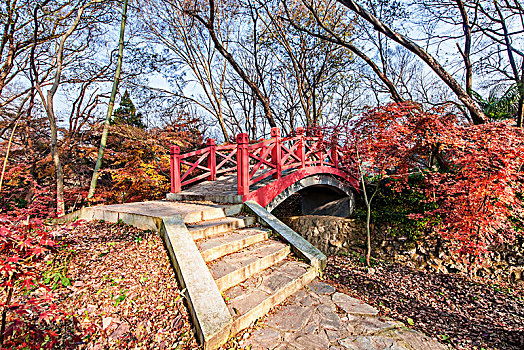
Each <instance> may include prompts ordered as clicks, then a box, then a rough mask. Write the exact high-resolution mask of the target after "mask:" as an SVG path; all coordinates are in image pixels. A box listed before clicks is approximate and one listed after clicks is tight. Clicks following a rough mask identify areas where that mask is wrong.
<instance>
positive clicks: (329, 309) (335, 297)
mask: <svg viewBox="0 0 524 350" xmlns="http://www.w3.org/2000/svg"><path fill="white" fill-rule="evenodd" d="M240 345H241V346H243V347H246V348H249V346H251V349H252V350H260V349H271V350H273V349H274V350H284V349H290V350H291V349H293V350H302V349H303V350H316V349H318V350H324V349H329V350H344V349H351V350H384V349H390V350H401V349H417V350H426V349H427V350H440V349H447V347H446V346H445V345H443V344H440V343H439V342H437V341H435V340H433V339H430V338H429V337H427V336H425V335H423V334H421V333H419V332H416V331H413V330H410V329H408V328H406V327H405V326H404V325H403V324H401V323H399V322H396V321H394V320H382V319H380V318H379V317H378V310H377V309H375V308H374V307H372V306H370V305H368V304H365V303H363V302H361V301H360V300H358V299H355V298H352V297H350V296H348V295H346V294H342V293H338V292H336V291H335V288H333V287H332V286H330V285H328V284H325V283H323V282H320V281H318V280H315V281H314V282H312V283H311V284H310V285H309V286H308V287H306V288H304V289H302V290H300V291H299V292H297V293H295V294H294V295H292V296H291V297H289V298H288V299H287V300H286V302H285V303H284V305H283V306H281V307H280V309H278V310H277V311H275V312H273V313H272V314H270V315H268V316H266V317H265V318H264V319H263V320H261V321H259V323H258V324H257V326H256V327H255V329H254V331H252V333H246V334H244V336H243V339H242V340H241V342H240Z"/></svg>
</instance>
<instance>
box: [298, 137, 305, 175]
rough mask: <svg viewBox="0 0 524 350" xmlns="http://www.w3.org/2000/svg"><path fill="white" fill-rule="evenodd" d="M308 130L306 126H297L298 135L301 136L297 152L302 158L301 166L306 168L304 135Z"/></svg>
mask: <svg viewBox="0 0 524 350" xmlns="http://www.w3.org/2000/svg"><path fill="white" fill-rule="evenodd" d="M305 133H306V130H305V129H304V128H297V135H298V136H299V137H300V139H299V140H298V147H297V154H298V158H300V167H301V168H302V169H304V168H305V167H306V145H305V141H306V140H305V139H304V135H305Z"/></svg>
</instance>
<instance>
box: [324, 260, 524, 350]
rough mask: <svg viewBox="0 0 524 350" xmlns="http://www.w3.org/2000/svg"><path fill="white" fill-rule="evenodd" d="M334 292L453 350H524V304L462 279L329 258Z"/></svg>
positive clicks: (328, 268)
mask: <svg viewBox="0 0 524 350" xmlns="http://www.w3.org/2000/svg"><path fill="white" fill-rule="evenodd" d="M326 277H327V279H328V280H330V281H331V282H332V283H333V285H336V286H337V289H339V290H341V291H343V292H346V293H347V294H350V295H353V296H356V297H359V298H361V299H362V300H364V301H366V302H367V303H369V304H371V305H373V306H375V307H377V308H378V309H379V310H380V313H381V314H382V315H387V316H389V317H392V318H395V319H397V320H400V321H402V322H404V323H406V324H408V325H409V326H410V327H412V328H414V329H417V330H419V331H422V332H424V333H426V334H428V335H431V336H433V337H434V338H436V339H438V340H440V341H441V342H443V343H449V344H451V345H452V346H454V347H455V348H457V349H479V350H480V349H482V348H484V349H486V350H487V349H504V350H521V349H524V300H523V299H522V295H521V298H520V299H519V298H518V297H517V296H516V295H511V294H507V293H503V292H501V291H499V290H496V288H493V287H490V286H488V285H485V284H482V283H478V282H475V281H471V280H469V279H467V278H465V277H463V276H461V275H448V274H436V273H428V272H425V271H419V270H415V269H411V268H408V267H404V266H402V265H399V264H381V265H378V266H376V267H375V269H374V273H373V274H369V273H367V271H366V269H364V268H361V267H360V266H359V262H358V260H357V259H355V258H353V257H330V258H329V260H328V266H327V269H326Z"/></svg>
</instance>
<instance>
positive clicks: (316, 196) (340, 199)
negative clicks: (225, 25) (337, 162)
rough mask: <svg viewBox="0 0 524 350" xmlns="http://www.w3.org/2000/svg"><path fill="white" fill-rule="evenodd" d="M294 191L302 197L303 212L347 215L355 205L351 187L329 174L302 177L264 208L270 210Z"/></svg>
mask: <svg viewBox="0 0 524 350" xmlns="http://www.w3.org/2000/svg"><path fill="white" fill-rule="evenodd" d="M295 193H300V195H301V197H302V212H303V214H315V215H331V216H341V217H347V216H349V215H350V214H351V213H352V212H353V209H354V207H355V194H354V190H353V187H352V186H350V185H349V184H348V183H347V182H345V181H341V180H339V179H338V178H336V177H335V176H333V175H330V174H316V175H311V176H307V177H304V178H302V179H300V180H298V181H296V182H294V183H292V184H291V185H290V186H288V187H287V188H285V189H284V190H283V191H281V192H280V193H279V194H278V195H277V196H275V198H273V199H272V200H271V201H270V202H269V204H267V205H266V209H267V210H268V211H269V212H271V211H273V209H275V208H276V207H277V206H278V205H279V204H281V203H282V202H284V201H285V200H286V199H287V198H289V197H290V196H291V195H293V194H295Z"/></svg>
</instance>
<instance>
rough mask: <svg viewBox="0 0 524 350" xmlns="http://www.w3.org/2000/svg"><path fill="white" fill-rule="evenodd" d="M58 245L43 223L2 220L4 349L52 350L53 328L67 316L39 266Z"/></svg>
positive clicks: (0, 258) (0, 259)
mask: <svg viewBox="0 0 524 350" xmlns="http://www.w3.org/2000/svg"><path fill="white" fill-rule="evenodd" d="M54 246H55V242H54V241H53V240H52V239H51V238H50V237H49V235H48V233H47V232H46V231H45V230H44V229H43V228H42V224H41V222H40V221H39V220H31V221H29V220H27V221H25V222H24V221H21V220H13V218H10V217H8V216H6V215H2V216H0V278H1V280H0V288H1V290H2V298H1V299H0V306H1V308H2V319H1V331H2V333H1V334H0V340H1V346H2V347H4V348H24V349H26V348H31V349H38V348H42V347H44V348H46V347H47V348H50V347H52V345H53V344H54V339H55V338H56V333H55V332H53V331H52V330H50V329H49V326H48V325H49V324H50V323H52V322H56V321H58V320H59V319H60V318H61V317H62V316H63V315H62V313H61V312H60V311H59V310H57V309H56V306H55V305H54V304H53V301H52V294H51V293H50V289H49V288H48V287H47V286H45V285H44V284H42V283H40V282H39V280H40V272H41V271H40V269H39V265H40V264H41V263H42V262H43V260H44V258H45V256H46V254H47V252H48V250H49V249H51V248H52V247H54Z"/></svg>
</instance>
